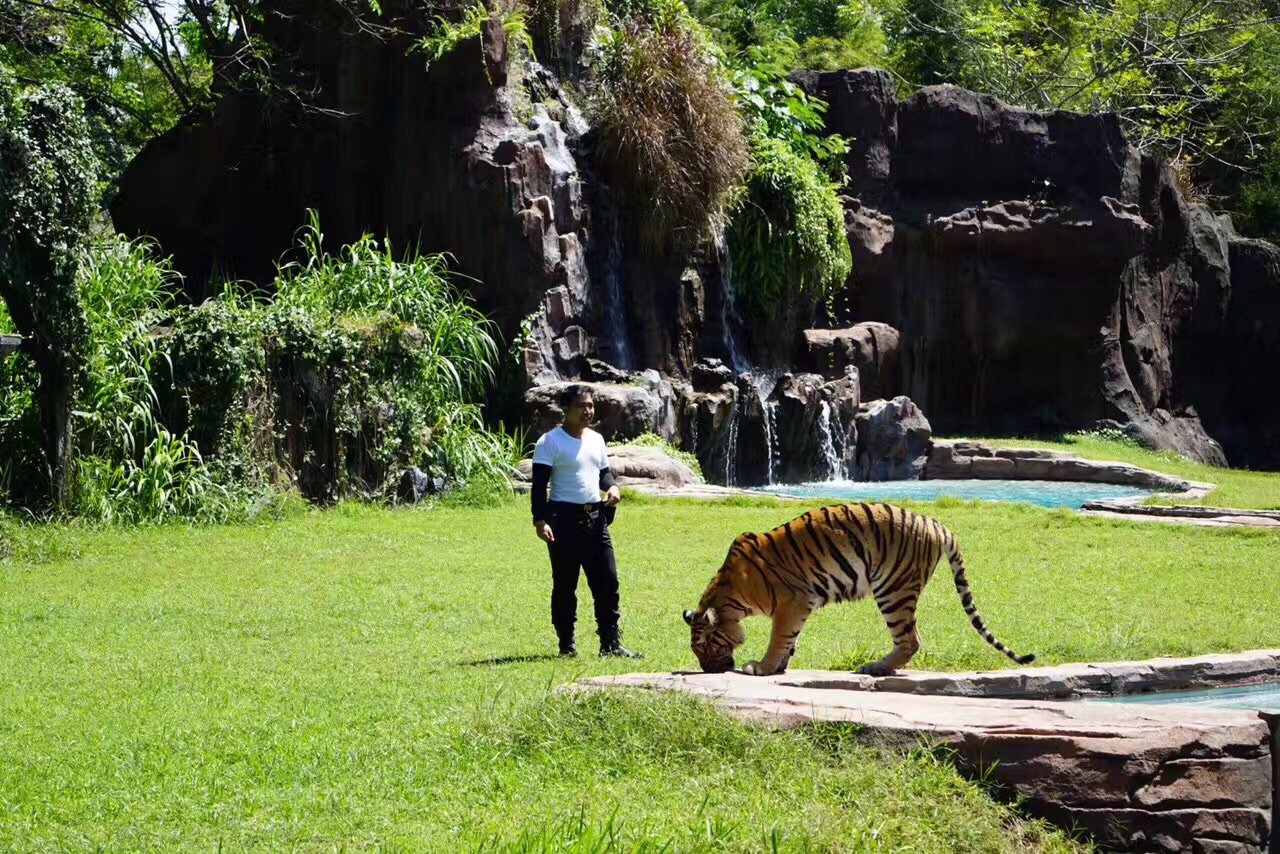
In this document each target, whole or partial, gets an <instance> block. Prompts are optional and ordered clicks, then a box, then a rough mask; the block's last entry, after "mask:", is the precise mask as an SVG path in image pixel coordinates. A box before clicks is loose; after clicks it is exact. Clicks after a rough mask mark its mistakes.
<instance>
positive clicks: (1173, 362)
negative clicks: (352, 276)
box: [111, 0, 1280, 482]
mask: <svg viewBox="0 0 1280 854" xmlns="http://www.w3.org/2000/svg"><path fill="white" fill-rule="evenodd" d="M385 6H386V4H384V7H385ZM264 8H265V14H266V16H267V19H268V21H270V22H272V27H271V29H270V30H269V36H268V37H269V38H270V39H271V40H272V42H273V44H274V45H275V47H276V49H277V52H278V54H279V55H281V56H288V57H289V58H290V62H291V63H292V65H293V66H294V67H295V68H296V71H297V75H298V79H299V80H301V81H302V83H303V85H302V86H301V87H300V89H301V90H304V91H306V92H307V93H308V96H307V97H306V98H304V99H298V98H296V97H289V96H277V97H265V96H262V95H257V94H253V95H250V94H229V95H226V96H224V97H222V98H221V100H220V101H219V102H218V104H217V105H216V107H215V108H214V109H213V110H212V112H210V113H208V114H202V115H193V116H189V117H188V118H187V119H186V120H184V122H183V123H182V124H181V125H180V126H179V127H177V128H175V129H174V130H172V131H170V132H169V133H167V134H165V135H163V136H161V137H160V138H158V139H156V140H154V141H153V142H152V143H151V144H150V145H148V146H147V148H146V149H144V150H143V152H142V153H141V154H140V155H139V156H138V157H137V158H136V160H135V161H134V162H133V163H132V164H131V165H130V167H129V169H128V170H127V172H126V174H125V175H124V177H123V180H122V183H121V189H120V192H119V194H118V196H117V198H116V199H115V201H114V203H113V204H112V207H111V212H112V216H113V218H114V220H115V223H116V226H117V227H118V228H119V229H120V230H121V231H124V232H126V233H130V234H143V233H145V234H150V235H152V236H154V237H155V238H156V239H158V240H159V241H160V243H161V245H162V246H163V248H164V249H165V251H166V252H169V253H172V255H173V257H174V261H175V265H176V266H177V268H178V269H179V270H180V271H181V272H182V273H183V274H184V275H185V276H186V277H187V278H186V282H187V288H188V290H189V291H190V292H191V295H192V296H193V297H194V298H197V299H199V298H201V297H202V296H204V295H205V294H206V293H207V292H208V283H209V281H210V278H211V277H212V276H215V275H222V276H234V277H238V278H246V279H250V280H254V281H257V282H259V283H265V282H269V281H270V279H271V278H272V273H273V270H274V264H275V263H276V262H277V261H278V259H280V258H281V256H282V255H283V254H284V253H285V252H287V251H288V249H289V248H290V245H291V243H292V236H293V232H294V230H295V229H296V228H297V227H298V226H299V225H300V224H301V223H302V222H303V221H304V219H305V210H306V209H307V208H315V209H317V210H318V211H319V212H320V222H321V225H322V228H323V230H324V232H325V234H326V239H327V241H328V245H329V246H330V247H333V248H336V247H337V246H338V245H340V244H341V243H343V242H348V241H351V240H353V239H355V238H356V237H358V236H359V235H360V233H362V232H364V231H372V232H374V233H375V234H386V235H388V236H389V237H390V238H391V240H392V242H393V244H394V245H396V246H400V247H417V248H419V249H420V250H422V251H447V252H449V253H451V254H452V255H453V257H454V258H455V267H456V269H457V270H459V271H460V272H461V273H463V274H465V275H466V276H468V277H470V278H471V279H472V280H473V281H469V282H468V286H469V287H470V288H471V289H472V291H473V293H474V295H475V297H476V299H477V302H478V304H479V306H480V307H481V308H482V309H483V310H484V311H486V312H487V313H489V314H490V316H492V317H493V318H494V319H495V320H496V322H497V323H498V325H499V327H500V329H501V332H502V334H503V336H504V338H505V340H506V342H508V343H510V342H512V341H514V340H516V339H517V337H518V335H519V333H520V330H521V327H522V323H523V324H524V325H525V327H526V328H527V330H528V335H527V336H526V337H525V338H524V339H522V343H521V347H522V350H521V353H520V357H521V360H522V362H521V365H520V371H519V374H520V376H519V378H518V383H519V385H521V386H522V388H531V387H538V386H543V385H547V384H550V383H554V382H557V381H560V380H565V379H576V378H587V379H595V380H603V381H614V382H616V381H619V380H621V381H623V382H626V381H628V373H629V372H631V371H636V370H640V369H645V368H656V369H658V371H660V372H661V373H662V374H664V375H665V376H666V379H664V380H663V382H665V383H666V386H667V389H666V391H664V392H662V394H663V395H665V396H666V397H667V398H669V399H670V404H669V405H670V407H671V411H672V416H671V417H670V418H665V417H664V419H662V424H664V425H667V426H666V427H665V428H664V430H666V431H668V432H669V433H670V435H668V438H670V439H675V440H677V441H683V442H684V443H685V444H686V447H689V446H690V444H691V443H696V444H697V447H696V451H697V452H698V454H699V456H700V458H702V461H703V466H704V469H706V470H707V472H708V475H709V476H710V477H712V479H717V478H716V477H715V475H714V472H716V471H722V472H725V473H726V474H725V476H724V479H728V480H733V481H736V482H759V481H760V480H761V479H762V478H763V479H767V478H768V476H769V470H770V469H771V468H772V469H776V470H778V471H781V470H783V469H787V470H788V471H789V469H788V468H787V467H788V465H789V463H788V462H786V461H780V460H777V459H773V460H771V459H770V456H769V453H768V452H767V451H765V450H764V449H763V448H762V447H761V448H757V450H756V451H754V452H751V454H750V455H749V457H748V458H745V459H743V460H733V461H729V460H728V459H727V458H726V457H727V455H728V454H730V453H731V452H732V453H738V451H739V446H740V445H741V446H742V447H743V448H747V449H750V448H751V447H754V446H757V445H761V443H767V442H772V443H774V445H775V446H776V445H777V443H778V441H779V436H780V434H787V433H788V431H791V430H792V426H789V424H788V423H783V424H781V425H775V424H771V423H770V419H771V418H775V419H776V417H777V415H778V414H779V413H781V412H782V411H784V410H786V409H787V407H788V406H789V404H788V403H787V400H788V399H790V398H795V397H796V396H797V395H799V397H800V398H803V400H804V401H805V404H804V407H802V408H801V410H802V411H801V410H797V414H796V415H795V421H794V425H796V426H795V431H796V432H797V434H800V433H803V432H804V431H806V430H807V431H808V434H809V436H810V446H809V447H805V448H803V449H802V450H801V451H799V453H801V455H802V457H803V458H804V459H806V460H809V463H811V465H810V464H806V465H808V467H809V469H811V471H810V474H820V473H821V472H820V471H819V470H820V469H821V470H822V471H826V470H827V469H830V468H831V465H830V464H829V459H828V458H829V457H830V454H831V453H832V452H833V450H834V451H839V452H841V453H843V451H842V449H841V448H840V447H839V446H841V445H842V443H843V444H844V445H845V446H847V447H849V448H852V447H853V445H852V444H851V442H852V441H856V440H855V439H854V437H853V436H852V435H837V436H834V437H833V440H832V441H831V442H827V443H826V448H825V450H824V449H818V448H816V446H813V441H812V437H813V436H815V435H817V433H819V432H821V431H818V430H816V428H815V425H819V426H820V425H823V424H826V425H828V427H830V428H832V429H834V430H836V431H837V432H839V431H843V430H846V428H847V427H849V426H850V425H852V422H853V417H854V415H853V412H852V411H846V410H849V403H848V402H849V401H850V400H852V401H854V404H853V406H854V407H855V408H856V406H857V401H858V400H859V399H860V398H870V397H873V396H874V397H879V398H891V397H895V396H898V395H907V396H909V397H910V398H911V399H912V400H914V401H915V403H916V404H917V405H918V406H919V408H920V409H921V410H923V411H924V413H926V414H927V416H928V418H929V420H930V422H931V423H932V425H933V426H934V428H935V429H938V430H939V431H940V432H943V433H948V432H970V433H996V432H1024V431H1035V430H1042V429H1045V428H1050V429H1053V428H1077V427H1082V426H1085V425H1088V424H1091V423H1094V422H1096V421H1098V420H1100V419H1111V420H1113V421H1115V422H1118V423H1121V424H1130V425H1132V426H1131V427H1130V429H1132V430H1135V431H1137V432H1140V433H1141V434H1142V435H1143V436H1144V437H1146V438H1147V439H1148V440H1149V441H1150V442H1151V443H1153V444H1155V445H1157V446H1159V447H1167V448H1173V449H1176V450H1178V451H1180V452H1183V453H1186V454H1188V455H1191V456H1195V457H1197V458H1200V459H1205V460H1209V461H1213V462H1219V463H1221V462H1224V461H1225V460H1230V461H1231V462H1232V463H1233V464H1240V465H1251V466H1255V467H1267V466H1270V467H1274V468H1280V426H1277V425H1280V394H1277V392H1278V391H1280V389H1278V388H1276V386H1277V385H1278V384H1280V379H1278V378H1277V377H1276V375H1275V373H1274V372H1268V371H1266V370H1265V369H1262V366H1266V365H1270V364H1275V363H1276V358H1277V356H1280V345H1278V344H1277V341H1278V336H1277V334H1276V333H1275V332H1274V331H1273V330H1274V329H1275V327H1276V326H1277V322H1280V253H1277V250H1276V249H1275V248H1274V247H1271V246H1270V245H1268V244H1264V243H1259V242H1256V241H1249V240H1244V239H1241V238H1239V237H1238V236H1236V235H1235V234H1234V233H1233V232H1232V230H1231V228H1230V225H1229V223H1228V222H1226V221H1225V220H1223V219H1221V218H1219V217H1217V216H1215V215H1214V214H1213V213H1212V212H1211V211H1209V210H1208V209H1206V208H1204V207H1201V206H1196V205H1189V204H1188V203H1187V202H1186V200H1185V199H1184V198H1183V196H1182V194H1181V193H1180V192H1179V189H1178V187H1177V184H1176V182H1175V181H1174V179H1173V176H1172V174H1171V173H1170V172H1169V170H1168V169H1167V168H1166V167H1165V166H1164V165H1162V164H1161V163H1160V162H1158V161H1156V160H1153V159H1151V158H1149V157H1145V156H1143V155H1141V154H1140V153H1139V152H1137V151H1136V150H1135V149H1134V148H1133V147H1132V146H1130V145H1129V144H1128V143H1127V142H1126V141H1125V139H1124V137H1123V135H1122V134H1121V133H1120V130H1119V126H1118V124H1117V123H1116V122H1115V121H1114V119H1113V118H1111V117H1108V116H1081V115H1076V114H1068V113H1051V114H1040V113H1030V112H1026V111H1022V110H1016V109H1012V108H1009V107H1007V106H1005V105H1003V104H1001V103H1000V102H998V101H996V100H994V99H992V98H989V97H985V96H981V95H978V94H975V93H972V92H967V91H964V90H960V89H955V88H951V87H933V88H929V89H925V90H921V91H920V92H918V93H917V94H915V95H914V96H912V97H911V98H909V99H907V100H905V101H902V102H899V101H898V99H897V97H896V95H895V94H894V89H893V86H892V85H891V81H890V79H889V78H888V76H887V75H885V74H883V73H881V72H876V71H869V70H861V71H846V72H833V73H824V74H812V73H801V74H799V75H797V76H798V78H799V79H800V80H801V82H802V83H803V85H804V86H806V87H807V88H808V89H810V90H811V91H813V92H815V93H817V94H819V95H821V96H822V97H823V98H825V99H826V100H827V101H828V102H829V103H830V105H831V106H830V110H829V112H828V114H827V119H828V126H829V129H830V130H832V131H836V132H839V133H842V134H845V135H847V136H850V137H852V138H853V139H854V145H853V148H852V150H851V151H850V154H849V158H848V166H849V172H850V177H851V181H850V184H849V187H848V189H847V193H848V194H849V196H848V198H847V199H846V208H847V216H846V221H847V231H848V237H849V240H850V244H851V247H852V249H853V255H854V273H853V275H852V277H851V280H850V282H849V285H848V297H849V299H848V301H847V302H848V305H849V311H848V312H847V315H846V316H841V317H839V318H825V319H824V318H815V321H816V322H815V323H812V324H808V325H812V326H818V327H824V326H825V327H830V326H841V325H844V326H849V325H852V324H856V325H855V326H853V328H852V329H847V330H819V331H817V332H811V333H810V334H808V335H802V334H801V332H802V331H803V330H801V329H784V328H781V324H773V325H772V326H771V327H770V328H748V329H742V328H741V326H740V324H739V323H738V322H737V321H736V320H735V318H734V315H733V312H732V307H731V305H730V304H729V303H728V302H727V301H726V298H725V294H726V284H725V280H726V279H727V278H728V276H727V275H726V274H727V273H728V272H729V270H728V268H727V266H726V265H725V264H723V263H722V261H723V253H722V252H717V251H716V250H715V249H714V248H713V247H704V249H702V250H700V251H699V253H697V254H696V255H695V257H690V258H665V259H661V260H658V261H654V260H652V259H643V258H639V257H635V255H634V253H632V252H631V251H630V250H629V248H628V247H627V246H625V245H623V244H622V242H621V241H620V239H619V236H618V229H617V228H616V227H615V223H616V220H617V210H618V207H619V205H623V204H627V203H628V202H627V201H626V200H620V199H616V198H613V197H612V196H611V193H610V191H609V188H608V187H605V186H603V185H602V184H601V183H600V182H599V181H597V180H595V179H594V177H593V175H594V174H595V173H594V171H593V169H592V165H591V156H590V152H591V134H590V131H589V128H587V127H586V125H585V124H584V123H583V122H582V121H581V118H580V117H579V116H578V115H577V112H576V110H574V108H573V105H572V104H571V103H569V101H568V99H567V98H565V97H564V96H563V94H562V93H561V92H560V90H559V89H558V87H557V85H556V82H555V80H554V79H552V78H551V77H550V75H548V74H547V73H546V72H545V71H543V70H542V69H541V68H539V67H538V66H536V65H534V64H532V63H518V62H515V61H513V60H512V59H511V57H510V56H509V53H508V47H509V46H508V43H507V39H506V37H505V36H504V34H503V31H502V27H501V25H500V22H499V21H498V19H497V18H496V17H495V18H493V19H491V20H489V21H488V22H487V23H486V24H485V26H484V27H483V28H482V31H481V33H480V35H479V36H477V37H474V38H472V39H470V40H468V41H466V42H463V43H462V44H461V45H459V46H458V48H457V49H456V50H454V51H453V52H452V53H450V54H449V55H448V56H446V57H444V58H442V59H441V60H439V61H437V62H435V63H433V64H432V65H431V66H430V68H427V67H426V66H425V64H424V62H423V58H422V57H421V56H420V55H417V54H414V53H412V52H411V51H410V48H411V46H412V43H413V40H414V38H415V36H416V35H420V34H415V33H414V32H413V31H412V30H406V31H403V32H393V33H385V32H372V31H370V30H368V29H367V28H363V27H360V26H357V25H356V23H355V22H353V21H352V20H351V19H350V18H349V17H347V16H346V15H345V13H343V12H341V10H340V9H338V8H337V7H329V6H327V5H326V4H303V3H301V2H300V0H274V2H272V3H268V4H264ZM326 10H327V11H326ZM630 203H635V202H634V200H632V201H631V202H630ZM735 275H739V276H741V275H749V271H736V273H735ZM730 287H731V286H730ZM735 337H736V338H737V343H735V340H734V339H735ZM753 342H754V344H761V343H762V342H763V344H766V345H767V346H753ZM752 349H754V350H756V351H757V352H759V351H768V352H773V353H777V352H783V353H785V352H791V353H793V354H794V356H793V358H792V359H791V360H790V364H788V365H773V366H770V367H771V368H773V369H774V373H779V371H777V369H778V368H783V367H789V368H792V369H793V370H794V372H795V373H796V374H797V376H802V375H803V374H800V372H802V371H804V372H810V376H812V374H813V373H820V374H823V375H825V379H826V380H828V381H835V382H837V383H838V382H840V381H843V379H844V378H845V377H846V376H847V374H846V370H847V369H848V368H849V367H854V368H856V369H857V371H858V372H860V374H861V377H862V391H861V393H860V396H859V395H858V394H853V395H849V394H844V393H843V392H841V393H836V392H834V391H832V390H831V389H828V390H827V391H825V392H823V391H820V389H821V388H822V379H823V378H822V377H813V379H807V380H804V381H803V382H801V381H799V380H794V379H793V380H786V379H785V378H784V383H783V384H782V385H779V386H777V387H776V388H775V387H773V385H774V384H773V383H768V384H765V383H763V382H762V381H761V379H760V372H759V371H756V377H755V379H750V378H740V377H736V376H734V373H735V372H732V371H730V372H728V374H729V375H728V376H727V377H717V378H716V379H715V381H714V382H713V383H711V384H710V385H708V384H707V383H706V382H700V381H699V380H698V378H697V376H696V374H697V370H698V368H697V365H698V361H699V359H701V358H703V357H706V356H715V357H718V358H720V359H722V360H723V361H724V362H726V363H727V364H729V365H733V366H735V367H737V368H743V367H746V363H747V362H749V361H751V360H750V351H751V350H752ZM743 350H747V351H748V353H747V355H746V356H744V355H743V352H742V351H743ZM607 363H612V365H614V366H621V367H623V368H625V369H627V370H626V372H623V373H621V374H616V372H615V371H613V370H612V369H611V368H610V365H609V364H607ZM717 370H723V369H717ZM615 374H616V375H615ZM631 381H632V382H634V379H632V380H631ZM855 382H856V381H855ZM831 388H835V387H834V386H832V387H831ZM799 389H807V391H803V392H801V391H798V390H799ZM682 390H683V391H682ZM509 391H510V390H509ZM518 391H519V390H516V393H514V394H508V395H507V397H509V398H511V400H510V401H507V403H508V404H510V403H511V401H514V400H517V399H518V397H519V394H518ZM655 393H656V392H655ZM824 403H825V408H824ZM510 413H511V410H510V408H508V409H507V410H506V412H505V413H504V415H506V416H507V417H508V418H509V417H510ZM699 413H701V414H699ZM744 419H745V420H744ZM784 421H787V419H784ZM748 424H750V425H752V426H751V427H750V429H749V430H747V431H746V432H744V433H742V435H741V436H739V435H738V434H737V433H735V432H734V431H735V430H739V429H740V428H743V427H744V426H745V425H748ZM1211 437H1212V438H1211ZM1215 439H1216V440H1218V442H1221V448H1220V447H1219V445H1218V442H1215V441H1214V440H1215ZM740 440H741V441H740ZM1224 450H1225V458H1224V454H1223V451H1224ZM775 473H776V472H775Z"/></svg>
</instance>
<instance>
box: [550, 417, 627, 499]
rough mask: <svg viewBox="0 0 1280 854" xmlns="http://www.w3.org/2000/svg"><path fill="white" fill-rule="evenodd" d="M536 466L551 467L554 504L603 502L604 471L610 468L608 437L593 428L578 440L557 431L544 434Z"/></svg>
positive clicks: (559, 428) (561, 428)
mask: <svg viewBox="0 0 1280 854" xmlns="http://www.w3.org/2000/svg"><path fill="white" fill-rule="evenodd" d="M533 462H534V463H535V464H537V465H544V466H551V500H552V501H564V502H568V503H570V504H588V503H590V504H594V503H595V502H597V501H599V500H600V471H601V469H607V468H608V467H609V454H608V452H607V451H606V450H605V446H604V437H603V436H601V435H600V434H599V433H597V432H596V431H594V430H592V429H591V428H590V427H588V428H586V429H584V430H583V431H582V438H581V439H575V438H573V437H572V436H570V435H569V434H568V433H566V432H565V430H564V428H563V427H557V428H555V429H554V430H551V431H549V432H547V433H544V434H542V438H540V439H539V440H538V444H537V445H535V446H534V449H533Z"/></svg>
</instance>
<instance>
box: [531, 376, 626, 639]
mask: <svg viewBox="0 0 1280 854" xmlns="http://www.w3.org/2000/svg"><path fill="white" fill-rule="evenodd" d="M559 403H560V409H561V410H562V411H563V412H564V418H563V420H562V422H561V424H560V426H559V427H556V428H555V429H553V430H550V431H549V432H547V433H545V434H543V436H542V437H541V438H540V439H538V444H537V446H536V447H535V448H534V451H533V527H534V530H535V531H537V534H538V537H539V539H541V540H543V541H544V542H545V543H546V544H547V550H548V551H549V552H550V553H551V624H552V625H553V626H555V630H556V634H557V635H559V637H560V654H561V655H564V656H576V655H577V654H578V647H577V645H576V644H575V643H574V639H573V624H574V622H575V621H576V619H577V612H578V597H577V588H578V569H579V568H581V569H582V570H583V571H584V572H585V573H586V575H587V586H589V587H590V588H591V598H592V600H594V602H595V608H596V631H597V632H598V633H599V635H600V654H601V655H602V656H608V655H616V656H621V657H623V658H643V657H644V656H642V655H641V654H640V653H638V652H632V651H631V650H629V649H627V648H626V647H625V646H623V645H622V642H621V640H620V639H619V632H618V616H619V614H618V567H617V564H616V563H615V562H614V558H613V541H612V540H611V539H610V538H609V521H610V520H611V519H612V517H613V513H614V507H615V506H616V505H617V504H618V502H619V501H621V500H622V493H621V491H620V490H619V489H618V485H617V484H616V483H614V481H613V474H612V473H611V472H610V471H609V457H608V453H607V451H606V450H605V444H604V437H603V436H601V435H600V434H599V433H597V432H596V431H594V430H592V429H591V428H590V427H588V426H587V425H589V424H590V423H591V422H592V421H593V420H594V419H595V414H596V412H595V400H594V398H593V397H592V395H591V389H590V388H589V387H588V386H584V385H571V386H569V387H568V388H566V389H565V390H564V391H563V392H561V394H560V400H559ZM548 484H550V485H551V500H550V501H549V502H548V501H547V485H548ZM601 489H604V490H605V494H604V498H603V499H601V497H600V490H601Z"/></svg>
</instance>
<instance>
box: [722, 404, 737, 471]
mask: <svg viewBox="0 0 1280 854" xmlns="http://www.w3.org/2000/svg"><path fill="white" fill-rule="evenodd" d="M740 411H741V407H739V406H738V404H737V402H735V403H734V404H733V412H732V413H731V414H730V415H729V446H728V448H727V449H726V451H725V457H724V485H725V486H737V485H738V484H737V480H738V479H737V477H735V475H736V474H737V469H738V420H739V414H738V413H739V412H740Z"/></svg>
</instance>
